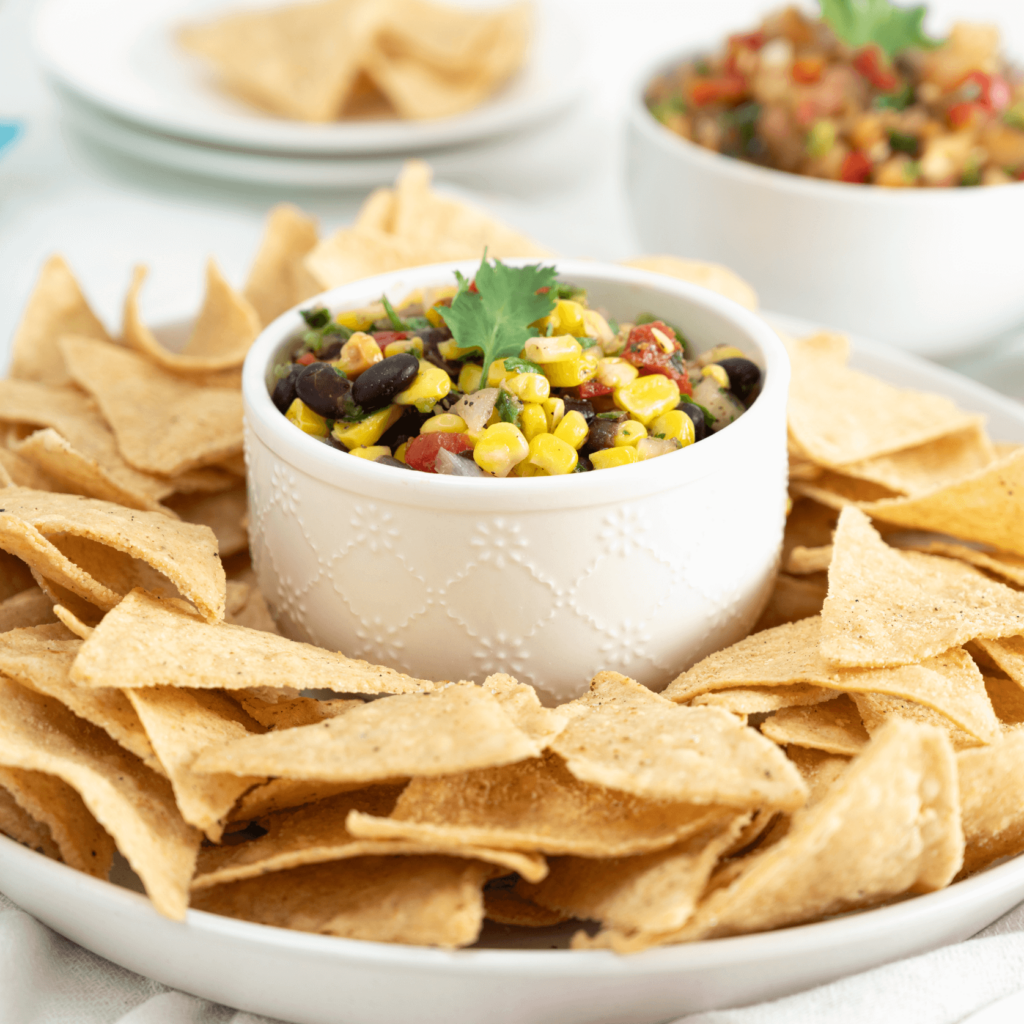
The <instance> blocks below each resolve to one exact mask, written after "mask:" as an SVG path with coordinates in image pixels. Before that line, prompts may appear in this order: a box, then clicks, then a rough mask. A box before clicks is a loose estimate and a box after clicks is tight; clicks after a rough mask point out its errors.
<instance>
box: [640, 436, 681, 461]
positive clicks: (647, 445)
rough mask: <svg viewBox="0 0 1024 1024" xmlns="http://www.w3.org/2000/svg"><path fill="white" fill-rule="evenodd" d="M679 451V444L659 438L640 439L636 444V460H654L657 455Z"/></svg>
mask: <svg viewBox="0 0 1024 1024" xmlns="http://www.w3.org/2000/svg"><path fill="white" fill-rule="evenodd" d="M677 451H679V442H678V441H675V440H671V441H669V440H666V439H663V438H660V437H641V438H640V440H639V441H637V443H636V454H637V458H638V459H639V460H640V461H641V462H646V461H647V460H648V459H656V458H657V457H658V456H659V455H668V454H669V453H670V452H677Z"/></svg>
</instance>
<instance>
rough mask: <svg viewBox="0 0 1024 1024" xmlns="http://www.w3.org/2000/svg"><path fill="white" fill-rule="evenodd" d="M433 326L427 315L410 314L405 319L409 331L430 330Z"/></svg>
mask: <svg viewBox="0 0 1024 1024" xmlns="http://www.w3.org/2000/svg"><path fill="white" fill-rule="evenodd" d="M433 326H434V325H433V324H432V323H431V322H430V321H429V320H428V319H427V318H426V317H425V316H410V317H408V318H407V319H406V321H405V329H406V330H407V331H429V330H431V328H433Z"/></svg>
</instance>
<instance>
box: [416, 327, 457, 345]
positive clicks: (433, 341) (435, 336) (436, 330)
mask: <svg viewBox="0 0 1024 1024" xmlns="http://www.w3.org/2000/svg"><path fill="white" fill-rule="evenodd" d="M410 335H411V336H412V337H416V338H419V339H420V341H422V342H423V347H424V349H426V348H427V346H428V345H432V346H434V347H435V348H436V347H437V346H438V345H440V344H441V342H442V341H447V340H448V339H449V338H450V337H451V336H452V332H451V331H450V330H448V328H447V327H426V328H424V329H423V330H422V331H410Z"/></svg>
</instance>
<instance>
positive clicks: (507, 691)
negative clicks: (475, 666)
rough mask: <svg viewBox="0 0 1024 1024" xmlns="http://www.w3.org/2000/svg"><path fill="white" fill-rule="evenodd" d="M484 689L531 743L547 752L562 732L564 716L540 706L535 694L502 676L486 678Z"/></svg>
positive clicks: (533, 690) (553, 709) (508, 677)
mask: <svg viewBox="0 0 1024 1024" xmlns="http://www.w3.org/2000/svg"><path fill="white" fill-rule="evenodd" d="M483 688H484V689H485V690H486V691H487V692H488V693H489V694H490V695H491V696H492V697H494V698H495V699H496V700H497V701H498V703H499V704H500V705H501V708H502V710H503V711H504V712H505V714H506V715H508V717H509V718H511V719H512V721H513V722H514V723H515V724H516V725H517V726H518V727H519V728H520V729H522V730H523V732H525V733H526V735H527V736H529V737H530V739H532V740H536V741H537V743H539V744H540V745H541V749H544V748H546V747H547V746H548V745H549V744H550V743H551V741H552V740H553V739H554V738H555V737H556V736H557V735H558V734H559V733H560V732H561V731H562V730H563V729H564V728H565V726H566V722H567V719H566V716H565V714H564V713H563V712H561V711H559V710H558V709H557V708H546V707H543V706H542V705H541V702H540V698H539V697H538V696H537V691H536V690H535V689H534V688H533V687H532V686H527V685H526V684H525V683H520V682H519V681H518V680H516V679H513V678H512V676H509V675H505V674H504V673H503V672H499V673H496V674H494V675H490V676H488V677H487V678H486V679H485V680H484V682H483Z"/></svg>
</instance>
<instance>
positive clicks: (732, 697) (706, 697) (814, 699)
mask: <svg viewBox="0 0 1024 1024" xmlns="http://www.w3.org/2000/svg"><path fill="white" fill-rule="evenodd" d="M832 697H833V693H832V691H831V690H826V689H823V688H822V687H820V686H808V685H806V684H803V683H793V684H792V685H789V686H749V687H740V686H737V687H733V688H731V689H728V690H716V691H713V692H711V693H702V694H701V695H700V696H699V697H694V699H693V701H692V706H693V707H697V708H701V707H709V708H722V709H724V710H725V711H731V712H732V713H733V714H734V715H744V716H746V715H761V714H764V713H765V712H769V711H778V710H779V709H780V708H791V707H798V706H802V705H805V704H811V705H813V704H820V703H821V702H822V701H826V700H831V699H832Z"/></svg>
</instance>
